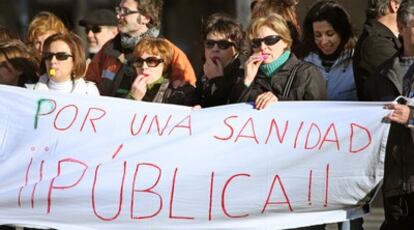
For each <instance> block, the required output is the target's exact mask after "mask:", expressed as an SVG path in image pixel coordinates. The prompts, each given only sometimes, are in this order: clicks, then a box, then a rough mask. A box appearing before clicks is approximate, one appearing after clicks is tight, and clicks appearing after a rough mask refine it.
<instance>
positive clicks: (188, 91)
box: [142, 78, 196, 106]
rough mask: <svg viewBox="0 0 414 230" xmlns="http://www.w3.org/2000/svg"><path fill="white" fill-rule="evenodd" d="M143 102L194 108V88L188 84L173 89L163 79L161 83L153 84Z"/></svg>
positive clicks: (168, 81) (166, 80) (165, 79)
mask: <svg viewBox="0 0 414 230" xmlns="http://www.w3.org/2000/svg"><path fill="white" fill-rule="evenodd" d="M142 100H143V101H148V102H156V103H164V104H176V105H186V106H194V105H195V103H196V100H195V88H194V87H193V86H192V85H190V84H185V85H183V86H180V87H178V88H174V87H173V86H172V84H170V80H169V79H167V78H164V79H163V81H162V82H160V83H157V84H155V85H154V86H153V87H152V88H151V89H149V90H147V92H146V93H145V95H144V98H143V99H142Z"/></svg>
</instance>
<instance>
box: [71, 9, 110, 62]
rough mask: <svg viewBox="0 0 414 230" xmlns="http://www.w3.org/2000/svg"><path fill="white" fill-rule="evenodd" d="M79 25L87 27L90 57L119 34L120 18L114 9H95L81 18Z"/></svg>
mask: <svg viewBox="0 0 414 230" xmlns="http://www.w3.org/2000/svg"><path fill="white" fill-rule="evenodd" d="M79 25H80V26H83V27H85V33H86V36H87V39H88V51H89V58H90V59H92V58H93V56H95V54H96V53H98V51H99V50H101V48H102V47H103V45H104V44H105V43H106V42H108V41H109V40H111V39H113V38H114V37H115V36H116V35H117V34H118V27H117V26H118V20H117V18H116V14H115V12H113V11H112V10H107V9H98V10H94V11H92V13H90V14H88V15H87V16H86V17H85V18H83V19H82V20H80V21H79Z"/></svg>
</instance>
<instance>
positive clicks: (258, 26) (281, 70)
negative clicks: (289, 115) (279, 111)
mask: <svg viewBox="0 0 414 230" xmlns="http://www.w3.org/2000/svg"><path fill="white" fill-rule="evenodd" d="M248 37H249V40H250V42H251V47H252V50H253V53H252V55H251V56H250V57H249V58H248V59H247V61H246V62H245V64H244V76H243V77H242V78H241V79H240V80H238V83H237V84H236V85H235V86H234V88H233V93H232V96H231V101H235V102H243V101H244V102H247V101H254V102H255V108H256V109H264V108H266V107H267V106H269V105H270V104H272V103H274V102H276V101H278V100H324V99H325V98H326V86H325V80H324V79H323V77H322V75H321V73H320V72H319V71H318V70H317V69H316V68H315V67H314V66H313V65H311V64H308V63H304V62H301V61H300V60H298V59H297V58H296V57H295V55H294V54H292V53H291V51H290V48H291V45H292V38H291V36H290V32H289V28H288V26H287V24H286V21H285V20H284V19H283V18H282V17H281V16H280V15H277V14H269V15H267V16H263V17H257V18H254V19H253V21H252V22H251V25H250V27H249V32H248Z"/></svg>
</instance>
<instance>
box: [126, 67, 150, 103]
mask: <svg viewBox="0 0 414 230" xmlns="http://www.w3.org/2000/svg"><path fill="white" fill-rule="evenodd" d="M146 92H147V77H145V76H144V75H142V74H141V75H138V76H137V77H136V78H135V80H134V82H133V83H132V86H131V91H129V95H130V96H132V97H133V98H134V99H135V100H137V101H142V98H144V96H145V93H146Z"/></svg>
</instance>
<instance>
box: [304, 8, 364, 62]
mask: <svg viewBox="0 0 414 230" xmlns="http://www.w3.org/2000/svg"><path fill="white" fill-rule="evenodd" d="M320 21H327V22H329V23H330V24H331V25H332V27H333V28H334V30H335V31H336V32H337V33H338V34H339V36H340V37H341V44H340V46H339V47H338V49H341V51H342V53H343V52H348V51H349V52H351V51H352V50H353V48H354V47H355V44H356V36H355V34H354V31H353V27H352V24H351V17H350V16H349V14H348V12H347V11H346V10H345V8H344V7H343V6H342V5H340V4H339V3H338V2H336V1H335V0H321V1H318V2H316V3H315V4H314V5H313V6H312V8H311V9H310V10H309V11H308V13H307V15H306V17H305V21H304V24H303V32H304V34H303V35H304V36H303V42H304V46H305V50H306V51H305V53H306V55H307V54H309V53H310V52H315V51H318V47H317V45H316V44H315V39H314V33H313V23H314V22H320Z"/></svg>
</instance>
